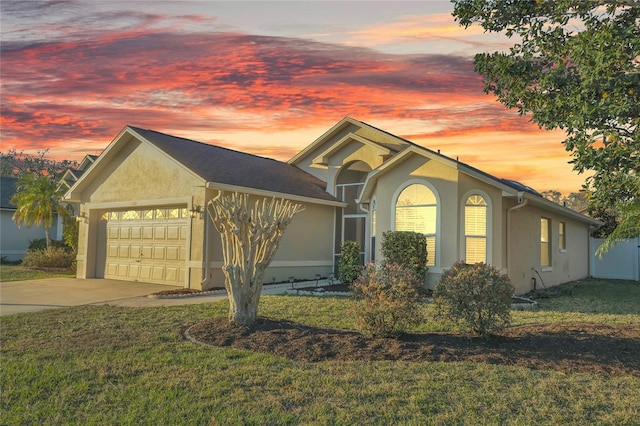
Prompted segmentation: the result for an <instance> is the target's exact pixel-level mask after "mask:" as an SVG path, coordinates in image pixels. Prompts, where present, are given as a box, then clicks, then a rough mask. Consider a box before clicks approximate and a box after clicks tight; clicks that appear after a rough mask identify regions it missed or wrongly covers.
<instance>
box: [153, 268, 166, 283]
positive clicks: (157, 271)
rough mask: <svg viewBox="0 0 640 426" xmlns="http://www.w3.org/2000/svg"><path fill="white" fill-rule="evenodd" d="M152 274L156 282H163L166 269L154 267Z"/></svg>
mask: <svg viewBox="0 0 640 426" xmlns="http://www.w3.org/2000/svg"><path fill="white" fill-rule="evenodd" d="M152 268H153V269H152V272H151V278H152V279H154V280H158V281H163V280H164V270H165V267H164V265H163V266H153V267H152Z"/></svg>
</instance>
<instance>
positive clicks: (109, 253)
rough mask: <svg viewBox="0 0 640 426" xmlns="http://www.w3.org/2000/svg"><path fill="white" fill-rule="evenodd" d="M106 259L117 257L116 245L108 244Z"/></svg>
mask: <svg viewBox="0 0 640 426" xmlns="http://www.w3.org/2000/svg"><path fill="white" fill-rule="evenodd" d="M107 257H109V258H111V257H118V245H117V244H109V249H108V250H107Z"/></svg>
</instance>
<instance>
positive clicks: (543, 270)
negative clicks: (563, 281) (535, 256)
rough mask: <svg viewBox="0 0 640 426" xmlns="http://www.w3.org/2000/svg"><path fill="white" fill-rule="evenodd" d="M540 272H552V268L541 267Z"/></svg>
mask: <svg viewBox="0 0 640 426" xmlns="http://www.w3.org/2000/svg"><path fill="white" fill-rule="evenodd" d="M540 270H541V271H542V272H552V271H553V267H552V266H543V267H542V268H540Z"/></svg>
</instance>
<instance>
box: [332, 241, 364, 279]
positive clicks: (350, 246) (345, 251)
mask: <svg viewBox="0 0 640 426" xmlns="http://www.w3.org/2000/svg"><path fill="white" fill-rule="evenodd" d="M361 271H362V263H361V262H360V245H359V244H358V243H357V242H355V241H344V242H343V243H342V249H341V251H340V261H339V262H338V279H339V280H340V281H341V282H342V283H344V284H351V283H352V282H354V281H355V280H357V279H358V278H359V277H360V274H361Z"/></svg>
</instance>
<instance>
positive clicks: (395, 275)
mask: <svg viewBox="0 0 640 426" xmlns="http://www.w3.org/2000/svg"><path fill="white" fill-rule="evenodd" d="M423 284H424V282H423V281H422V280H421V279H420V278H419V277H418V276H417V275H416V274H415V271H414V270H413V269H411V268H407V267H405V266H403V265H400V264H397V263H393V264H387V265H376V264H374V263H370V264H368V265H367V266H366V267H365V268H364V269H363V271H362V276H361V277H360V278H359V279H358V280H356V281H354V283H353V284H352V287H351V289H352V291H353V296H354V299H355V300H354V305H353V309H352V311H353V312H354V313H355V316H356V323H357V326H358V328H359V329H360V331H362V332H363V333H364V334H365V335H367V336H369V337H395V336H398V335H400V334H402V333H403V332H406V330H407V329H408V328H409V327H412V326H415V325H418V324H420V323H421V322H422V321H423V314H422V308H421V304H420V292H421V289H422V287H423Z"/></svg>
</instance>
